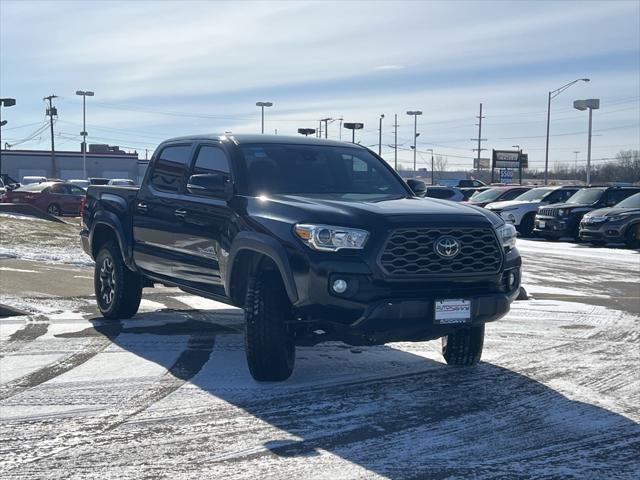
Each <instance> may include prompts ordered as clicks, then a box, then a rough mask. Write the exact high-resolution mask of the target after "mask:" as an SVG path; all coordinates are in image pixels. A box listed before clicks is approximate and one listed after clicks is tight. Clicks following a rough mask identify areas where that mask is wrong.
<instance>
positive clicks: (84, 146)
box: [76, 90, 95, 180]
mask: <svg viewBox="0 0 640 480" xmlns="http://www.w3.org/2000/svg"><path fill="white" fill-rule="evenodd" d="M76 95H80V96H81V97H82V131H81V132H80V135H82V175H83V177H82V178H83V179H85V180H86V179H87V97H93V96H94V95H95V94H94V93H93V92H90V91H89V90H86V91H85V90H77V91H76Z"/></svg>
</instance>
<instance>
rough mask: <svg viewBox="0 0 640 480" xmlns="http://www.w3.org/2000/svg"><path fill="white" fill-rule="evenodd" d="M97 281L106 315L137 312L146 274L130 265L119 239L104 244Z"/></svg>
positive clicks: (113, 316)
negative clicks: (118, 244)
mask: <svg viewBox="0 0 640 480" xmlns="http://www.w3.org/2000/svg"><path fill="white" fill-rule="evenodd" d="M93 283H94V289H95V293H96V301H97V303H98V308H99V309H100V313H102V316H103V317H105V318H109V319H112V320H114V319H125V318H131V317H133V316H134V315H135V314H136V312H137V311H138V307H139V306H140V299H141V298H142V277H141V276H140V275H138V274H137V273H134V272H132V271H131V270H129V269H128V268H127V266H126V265H125V264H124V260H123V259H122V255H120V249H119V248H118V247H117V246H116V244H115V243H113V242H107V243H105V244H104V245H103V246H102V247H101V248H100V251H99V252H98V256H97V257H96V266H95V270H94V274H93Z"/></svg>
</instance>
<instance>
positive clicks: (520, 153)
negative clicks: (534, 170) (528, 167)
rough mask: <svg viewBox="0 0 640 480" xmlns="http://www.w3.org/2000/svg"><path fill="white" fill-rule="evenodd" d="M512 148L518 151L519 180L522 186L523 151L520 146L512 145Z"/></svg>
mask: <svg viewBox="0 0 640 480" xmlns="http://www.w3.org/2000/svg"><path fill="white" fill-rule="evenodd" d="M511 148H517V149H518V179H519V180H520V185H522V149H521V148H520V145H511Z"/></svg>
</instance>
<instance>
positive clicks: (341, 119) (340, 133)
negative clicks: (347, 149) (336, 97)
mask: <svg viewBox="0 0 640 480" xmlns="http://www.w3.org/2000/svg"><path fill="white" fill-rule="evenodd" d="M338 120H340V132H339V135H340V137H339V139H340V141H342V121H343V120H344V118H342V117H340V118H339V119H338Z"/></svg>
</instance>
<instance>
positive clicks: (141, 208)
mask: <svg viewBox="0 0 640 480" xmlns="http://www.w3.org/2000/svg"><path fill="white" fill-rule="evenodd" d="M137 208H138V211H139V212H143V213H146V212H147V211H148V210H149V207H148V206H147V204H146V203H144V202H138V205H137Z"/></svg>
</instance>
